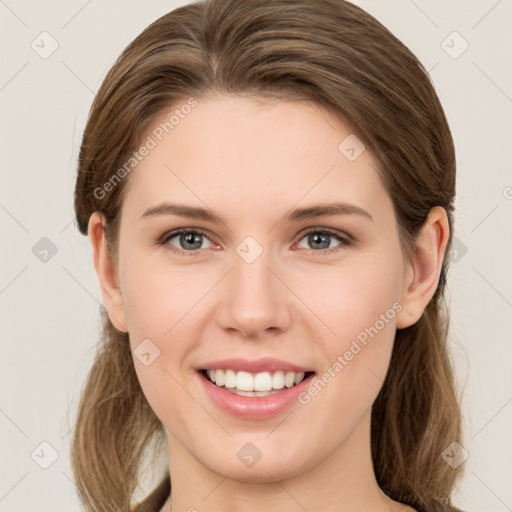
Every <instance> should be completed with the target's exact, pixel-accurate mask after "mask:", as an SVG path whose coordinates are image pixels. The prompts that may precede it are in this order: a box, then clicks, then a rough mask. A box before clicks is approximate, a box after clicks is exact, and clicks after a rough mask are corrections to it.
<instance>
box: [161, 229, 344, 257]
mask: <svg viewBox="0 0 512 512" xmlns="http://www.w3.org/2000/svg"><path fill="white" fill-rule="evenodd" d="M183 233H196V234H200V235H202V236H203V237H204V238H206V239H207V240H208V241H209V242H210V243H211V244H212V245H213V246H216V247H218V246H219V244H217V243H215V242H214V241H213V240H211V238H210V236H209V235H208V233H205V232H202V231H201V230H193V229H190V230H183V231H177V232H174V233H173V232H171V233H168V234H166V235H164V236H163V237H162V239H161V241H160V243H161V245H164V246H167V247H168V248H170V250H172V251H173V252H176V253H187V254H198V253H199V252H200V251H202V250H204V249H192V250H188V251H187V250H185V249H181V248H179V247H176V246H174V245H171V244H170V243H169V241H170V240H171V239H173V238H175V237H177V236H179V235H181V234H183ZM312 233H322V234H326V235H329V236H330V237H332V238H334V239H335V240H337V241H338V242H340V243H339V244H338V245H337V246H335V247H328V248H326V249H320V250H314V249H308V250H310V251H313V252H317V253H322V252H323V251H332V250H334V249H337V248H338V247H340V246H341V247H342V246H345V247H346V246H348V245H351V244H352V239H351V238H350V237H348V236H343V235H342V234H341V233H334V232H331V231H328V230H325V229H323V230H322V229H313V230H310V231H307V232H306V233H302V234H301V235H300V236H299V237H298V238H297V242H295V244H294V245H297V244H298V243H299V242H300V241H301V240H303V239H304V238H305V237H307V236H308V235H310V234H312Z"/></svg>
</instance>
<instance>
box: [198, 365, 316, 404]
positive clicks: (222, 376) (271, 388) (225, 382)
mask: <svg viewBox="0 0 512 512" xmlns="http://www.w3.org/2000/svg"><path fill="white" fill-rule="evenodd" d="M200 373H201V374H202V375H203V377H204V378H205V379H207V380H208V381H210V382H211V383H212V384H214V385H215V386H217V387H218V388H222V389H224V390H225V391H228V392H229V393H232V394H234V395H238V396H245V397H267V396H271V395H275V394H278V393H282V392H283V391H285V390H287V389H290V388H293V387H295V386H298V385H299V384H300V383H301V382H303V381H304V380H305V379H307V378H309V377H310V376H311V375H313V374H314V373H315V372H313V371H307V372H303V371H299V372H295V371H286V370H278V371H263V372H258V373H251V372H248V371H237V370H235V369H230V368H228V369H224V368H217V369H203V370H200Z"/></svg>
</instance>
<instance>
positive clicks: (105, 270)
mask: <svg viewBox="0 0 512 512" xmlns="http://www.w3.org/2000/svg"><path fill="white" fill-rule="evenodd" d="M104 225H105V218H104V216H103V215H102V214H101V213H100V212H93V213H92V215H91V216H90V218H89V225H88V233H89V236H90V238H91V243H92V248H93V254H94V267H95V268H96V274H97V276H98V280H99V282H100V287H101V293H102V295H103V302H104V303H105V307H106V309H107V313H108V316H109V317H110V320H111V322H112V323H113V324H114V327H115V328H116V329H117V330H118V331H121V332H128V329H126V327H125V326H126V317H125V314H124V307H123V298H122V296H121V289H120V287H119V280H118V277H117V272H116V269H115V265H114V262H113V261H112V257H111V254H110V252H109V250H108V247H107V241H106V238H105V232H104V230H103V226H104Z"/></svg>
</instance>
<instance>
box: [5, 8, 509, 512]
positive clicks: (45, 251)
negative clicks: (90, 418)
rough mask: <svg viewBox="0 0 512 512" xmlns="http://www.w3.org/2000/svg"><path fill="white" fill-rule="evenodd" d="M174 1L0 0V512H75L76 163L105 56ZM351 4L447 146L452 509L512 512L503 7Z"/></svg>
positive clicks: (86, 303) (86, 270)
mask: <svg viewBox="0 0 512 512" xmlns="http://www.w3.org/2000/svg"><path fill="white" fill-rule="evenodd" d="M185 3H188V2H185V1H183V2H178V1H162V0H153V1H151V2H143V1H142V0H123V1H121V0H108V1H102V2H100V1H99V0H89V1H85V0H68V1H64V0H59V1H57V0H54V1H50V2H35V1H22V0H5V1H4V0H0V20H1V21H0V44H1V46H0V47H1V48H2V54H1V66H0V109H1V116H0V130H1V132H0V169H1V171H0V172H1V188H0V227H1V237H2V238H1V244H0V246H1V248H2V250H1V252H0V258H1V265H0V311H1V313H0V315H1V324H0V325H1V358H0V390H1V394H0V432H1V436H0V449H1V455H0V458H1V461H2V465H1V466H2V467H1V469H0V510H1V511H24V512H26V511H28V510H36V509H37V510H38V511H61V510H62V511H63V510H66V511H71V510H79V504H78V499H77V496H76V492H75V487H74V482H73V476H72V472H71V468H70V463H69V441H70V438H71V435H70V433H71V431H72V428H73V416H74V413H75V408H76V404H77V397H78V393H79V390H80V389H81V387H82V384H83V382H84V379H85V376H86V374H87V371H88V368H89V365H90V364H91V362H92V355H93V348H94V344H95V343H96V340H97V335H98V327H99V316H98V311H99V303H100V302H101V294H100V289H99V286H98V283H97V279H96V275H95V273H94V267H93V264H92V252H91V248H90V243H89V240H88V239H86V238H84V237H83V236H81V235H80V234H78V231H77V230H76V228H75V226H74V223H73V209H72V194H73V187H74V179H75V165H76V157H77V153H78V149H79V143H80V138H81V134H82V131H83V128H84V125H85V120H86V116H87V113H88V110H89V107H90V104H91V101H92V99H93V97H94V93H95V91H96V90H97V89H98V87H99V85H100V83H101V81H102V79H103V77H104V76H105V74H106V72H107V70H108V69H109V68H110V66H111V65H112V64H113V62H114V60H115V59H116V58H117V56H118V55H119V53H120V52H121V50H122V49H123V48H124V47H125V46H126V45H127V44H128V43H129V42H130V41H131V40H132V39H133V38H134V37H135V36H136V35H137V34H138V33H139V32H140V31H141V30H142V29H143V28H144V27H145V26H147V25H148V24H149V23H150V22H152V21H153V20H155V19H156V18H157V17H159V16H160V15H162V14H164V13H165V12H168V11H170V10H172V9H173V8H175V7H177V6H178V5H183V4H185ZM357 3H358V4H359V5H361V6H362V7H363V8H365V9H366V10H367V11H369V12H370V13H371V14H373V15H374V16H376V17H377V18H378V19H379V20H380V21H381V22H382V23H383V24H384V25H386V26H387V27H388V28H389V29H390V30H391V31H392V32H394V33H395V34H396V35H397V36H398V37H399V38H400V39H401V40H402V41H404V42H405V43H406V44H407V45H408V46H409V47H410V48H411V50H412V51H413V52H414V53H415V54H416V55H417V56H418V57H419V58H420V60H421V61H422V62H423V63H424V64H425V66H426V68H427V69H428V70H429V71H430V73H431V76H432V80H433V81H434V84H435V86H436V89H437V91H438V93H439V96H440V98H441V101H442V103H443V105H444V107H445V110H446V113H447V116H448V120H449V122H450V125H451V128H452V131H453V134H454V137H455V143H456V147H457V157H458V184H457V203H456V207H457V221H456V242H455V247H456V249H457V254H456V255H455V259H456V262H455V263H454V264H453V266H452V269H451V272H450V276H449V301H450V306H451V311H452V322H451V342H452V349H453V354H454V357H455V359H456V365H457V377H458V380H459V383H460V386H461V387H463V388H464V393H465V394H464V402H463V407H464V413H465V439H464V442H463V443H462V445H463V449H464V450H465V451H466V452H467V453H468V454H469V456H468V459H467V460H466V462H465V467H466V473H465V478H464V480H463V481H462V482H461V485H460V486H459V489H458V491H457V493H456V495H455V501H456V504H457V505H459V506H460V507H461V508H462V509H465V510H467V511H481V512H502V511H507V510H512V487H511V486H510V476H511V474H512V467H511V466H512V437H511V436H510V427H511V424H512V405H511V403H510V402H511V401H512V376H511V375H512V372H511V371H510V369H509V367H510V362H511V357H510V356H511V354H512V348H511V347H512V344H511V343H510V342H511V335H510V332H511V330H512V315H511V313H512V272H511V270H510V262H511V261H512V258H511V256H512V240H511V236H510V234H511V225H512V223H511V219H512V173H511V171H510V169H511V160H512V158H511V152H510V144H511V141H512V129H511V123H510V119H511V113H512V72H511V68H510V49H511V48H512V34H511V32H512V30H511V21H512V2H511V0H500V1H496V0H478V1H477V0H472V1H465V2H462V1H460V0H459V1H456V0H450V1H442V0H435V1H429V2H427V1H426V0H414V1H413V0H392V1H382V0H381V1H378V0H361V1H359V2H357ZM44 31H46V32H48V33H49V34H50V35H40V34H41V33H42V32H44ZM453 32H457V33H458V34H453ZM466 43H467V44H468V45H469V46H468V48H467V49H466V50H465V51H464V52H463V53H461V52H462V50H463V49H464V48H465V46H466ZM56 44H58V48H57V49H56V50H55V51H54V53H52V54H51V55H47V54H48V53H49V52H50V51H51V50H52V45H56ZM507 55H508V57H507ZM43 57H46V58H43ZM45 237H46V238H45ZM507 425H508V426H507ZM41 443H45V444H42V445H41ZM46 443H48V444H46ZM455 453H456V458H459V459H461V457H462V455H463V454H464V452H463V451H462V448H459V447H456V452H455ZM440 456H441V454H440ZM45 466H48V467H47V468H46V469H44V467H45Z"/></svg>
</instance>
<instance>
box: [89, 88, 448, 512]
mask: <svg viewBox="0 0 512 512" xmlns="http://www.w3.org/2000/svg"><path fill="white" fill-rule="evenodd" d="M168 117H169V115H168V114H167V113H165V115H163V116H162V119H164V118H167V119H168ZM148 133H150V132H148ZM350 133H351V130H350V128H349V126H348V125H346V124H345V123H342V122H341V121H340V120H339V119H338V118H335V117H334V116H333V115H332V114H331V113H330V112H327V111H325V110H322V109H320V108H319V107H318V106H313V105H311V104H307V103H303V102H301V103H298V102H292V101H282V100H279V101H277V100H276V101H270V100H265V99H263V98H242V97H235V96H212V97H209V98H203V99H201V100H200V101H198V105H197V106H196V107H195V108H194V109H193V110H192V111H191V112H190V113H189V114H188V115H187V116H186V118H185V119H183V120H181V122H180V124H179V125H178V126H176V127H175V128H174V130H173V131H172V132H171V133H170V134H169V135H168V136H166V137H165V138H163V140H162V141H161V142H159V144H158V145H157V147H155V148H154V149H152V150H151V152H150V153H149V154H148V155H147V156H146V157H145V158H144V159H143V160H142V162H141V163H140V164H139V165H138V166H137V167H136V168H135V169H134V170H133V171H132V174H131V175H130V176H129V178H128V179H129V188H128V190H127V194H126V196H125V199H124V202H123V207H122V214H121V225H120V239H119V240H120V241H119V253H118V261H116V262H114V261H113V260H112V258H111V256H110V254H109V252H108V251H107V249H106V244H105V239H104V234H103V230H102V222H104V220H103V219H102V216H101V215H100V214H99V213H98V212H96V213H94V214H93V215H92V216H91V218H90V221H89V234H90V236H91V241H92V245H93V250H94V263H95V267H96V271H97V274H98V278H99V281H100V285H101V290H102V294H103V298H104V302H105V306H106V308H107V310H108V313H109V316H110V318H111V320H112V322H113V323H114V325H115V326H116V327H117V328H118V329H119V330H122V331H125V332H129V336H130V344H131V348H132V350H135V349H136V348H137V346H138V345H139V344H140V343H141V342H142V341H143V340H145V339H148V338H149V339H150V340H151V342H152V343H154V345H155V346H157V347H158V349H159V350H160V356H159V357H157V358H156V359H155V360H154V361H153V362H152V363H151V364H150V365H144V364H142V363H141V361H140V360H139V359H138V358H137V357H134V364H135V369H136V371H137V375H138V378H139V381H140V384H141V387H142V389H143V391H144V393H145V395H146V397H147V399H148V401H149V403H150V405H151V407H152V408H153V410H154V411H155V413H156V415H157V416H158V417H159V419H160V420H161V421H162V423H163V425H164V426H165V431H166V435H167V441H168V450H169V464H170V477H171V482H172V495H171V496H170V497H169V500H168V501H167V503H166V505H165V506H164V507H163V508H162V511H163V510H166V511H169V510H172V511H174V512H177V511H187V510H198V511H203V510H204V511H206V510H207V511H208V512H217V511H219V512H220V511H222V512H231V511H232V512H235V511H244V512H253V511H254V512H255V511H258V512H260V511H261V510H265V511H266V512H273V511H280V512H282V511H287V512H295V511H297V512H298V511H304V510H307V511H308V512H315V511H334V510H336V511H360V510H372V511H375V512H384V511H388V512H389V511H399V510H400V511H404V512H405V511H411V510H413V509H411V508H410V507H407V506H405V505H402V504H400V503H397V502H395V501H392V500H391V499H390V498H388V497H387V496H386V495H385V494H384V493H383V492H382V491H381V490H380V488H379V486H378V485H377V482H376V479H375V474H374V470H373V465H372V460H371V455H370V415H371V407H372V404H373V402H374V400H375V398H376V396H377V394H378V392H379V390H380V388H381V386H382V382H383V379H384V377H385V375H386V371H387V369H388V366H389V360H390V355H391V350H392V347H393V340H394V335H395V332H396V329H402V328H405V327H408V326H410V325H412V324H414V323H415V322H416V321H417V320H418V319H419V317H420V316H421V314H422V312H423V310H424V309H425V307H426V305H427V304H428V302H429V301H430V299H431V298H432V296H433V294H434V292H435V289H436V286H437V283H438V280H439V275H440V271H441V263H442V260H443V257H444V252H445V249H446V244H447V241H448V235H449V227H448V220H447V217H446V213H445V211H444V210H443V209H442V208H439V207H436V208H433V209H432V210H431V212H430V214H429V216H428V219H427V222H426V223H425V226H424V227H423V229H422V230H421V232H420V235H419V236H418V239H417V243H416V247H415V252H414V255H413V258H412V259H411V260H408V259H407V258H406V257H405V256H404V253H403V251H402V248H401V246H400V243H399V238H398V232H397V227H396V220H395V215H394V211H393V205H392V202H391V199H390V197H389V196H388V194H387V193H386V191H385V189H384V187H383V185H382V183H381V181H380V180H379V178H378V175H377V172H376V168H377V166H378V164H377V162H376V160H375V159H374V158H373V156H372V155H371V154H370V152H369V151H368V150H366V151H364V152H363V153H362V154H361V155H360V156H359V157H358V158H357V159H356V160H355V161H349V160H348V159H347V158H346V157H345V155H344V154H342V153H341V152H340V151H339V150H338V146H339V144H340V142H341V141H343V140H344V139H345V138H346V137H347V136H348V135H349V134H350ZM329 170H330V171H329ZM164 201H167V202H171V203H179V204H180V205H187V206H191V207H199V208H207V209H209V211H211V212H214V213H215V214H216V215H218V216H219V217H220V218H222V219H223V221H224V223H222V222H213V221H207V220H202V219H191V218H186V217H181V216H177V215H146V216H143V213H144V212H145V211H146V210H147V209H148V208H150V207H153V206H155V205H159V204H160V203H163V202H164ZM335 202H342V203H347V204H350V205H356V206H357V207H359V208H360V209H363V210H365V211H366V212H367V213H368V214H369V215H370V216H371V218H370V217H369V216H368V215H366V214H361V213H354V212H352V213H345V214H339V215H335V216H327V215H323V216H320V217H315V218H302V219H299V220H293V219H288V218H287V215H288V214H289V211H290V210H292V209H298V208H304V207H308V206H312V205H318V204H331V203H335ZM178 228H189V229H190V231H194V229H195V230H196V231H195V232H196V233H197V230H198V229H199V230H201V231H204V232H205V233H206V236H201V235H200V234H199V235H196V237H198V238H197V239H196V240H198V243H197V244H196V245H194V248H195V247H199V248H198V249H195V250H193V249H191V247H190V244H189V245H187V244H186V242H187V239H185V240H184V238H185V237H181V238H180V236H175V235H173V236H172V237H168V239H167V241H166V242H165V243H163V244H162V245H158V244H157V243H156V242H157V241H158V240H160V239H162V238H163V235H165V234H168V233H170V232H171V231H173V230H175V229H178ZM309 228H314V229H311V231H313V232H314V233H317V235H316V238H315V237H308V236H307V233H305V231H306V230H307V229H308V230H309ZM322 229H330V230H331V231H332V230H334V231H335V232H336V233H340V235H342V236H345V237H346V236H349V237H350V239H352V240H353V242H352V243H350V244H345V243H344V242H340V240H338V239H337V238H336V237H335V236H333V235H329V233H327V234H325V231H322ZM322 233H324V235H323V236H324V238H321V237H322ZM248 236H251V237H253V238H254V239H255V240H256V241H257V243H258V244H259V247H261V248H262V252H261V254H260V255H259V256H258V257H257V258H256V259H255V260H254V261H252V262H251V263H248V262H247V261H246V259H244V258H243V257H241V254H242V253H238V252H237V250H236V249H237V247H238V246H239V244H240V243H241V242H242V241H243V240H244V239H245V238H246V237H248ZM319 237H320V242H322V240H323V242H325V244H324V245H322V243H321V244H320V247H318V245H315V241H318V239H319ZM312 238H314V239H313V240H312ZM192 239H193V238H192ZM193 240H194V239H193ZM317 243H318V242H317ZM251 247H252V246H251ZM170 248H172V249H175V250H176V251H177V252H173V251H172V250H171V249H170ZM246 248H247V247H246ZM254 250H255V249H254V248H252V249H251V251H254ZM393 304H394V305H395V309H393ZM397 305H398V306H399V307H398V308H396V306H397ZM389 311H391V313H389ZM386 312H388V314H389V317H392V318H387V322H382V321H381V322H380V323H379V324H377V323H376V322H377V321H378V320H379V318H381V316H380V315H382V314H383V313H386ZM376 325H378V334H376V335H375V336H374V337H373V338H369V342H368V343H367V345H365V346H364V347H363V349H362V350H361V351H360V352H358V353H357V355H355V356H354V357H353V358H352V359H351V360H350V361H348V363H347V364H346V366H344V367H343V369H342V371H337V372H335V376H334V377H333V378H332V379H331V380H330V381H329V382H328V384H327V385H326V386H325V387H324V388H323V389H322V390H321V392H320V393H318V394H317V395H316V396H314V397H310V398H311V399H310V401H309V402H308V403H299V401H294V403H293V404H292V405H291V406H289V407H287V408H286V409H285V410H284V411H282V412H280V413H278V414H276V415H272V416H270V417H266V418H256V419H254V418H247V417H241V416H239V415H235V414H231V413H230V412H226V411H225V410H223V409H221V408H219V407H218V405H217V404H216V403H214V402H213V401H212V399H211V397H210V396H209V394H208V393H207V392H206V391H205V389H206V387H205V385H204V379H205V377H204V376H203V375H202V374H201V373H200V372H199V371H198V369H200V368H201V367H203V366H204V365H205V364H207V363H208V362H210V361H216V360H220V359H225V358H231V357H236V358H243V359H248V360H256V359H259V358H263V357H273V358H277V359H280V360H283V361H287V362H290V363H291V364H295V365H299V366H301V367H306V368H308V369H311V370H312V371H314V372H315V373H314V376H313V377H311V379H312V381H311V382H316V380H315V379H318V378H319V377H321V376H322V375H323V374H324V372H326V371H327V370H328V368H331V369H332V367H333V363H334V362H336V361H337V358H338V356H339V355H343V354H345V353H346V352H347V351H348V350H349V349H350V347H351V343H352V342H353V340H354V339H356V338H357V336H358V334H360V333H362V332H363V331H364V330H365V328H369V327H370V326H376ZM381 326H382V327H381ZM212 386H214V385H212ZM251 400H258V398H251ZM247 443H252V444H253V445H254V446H255V447H257V450H258V452H259V453H260V455H261V458H260V460H259V461H258V462H257V463H256V464H254V465H253V466H251V467H248V466H247V465H246V464H243V463H242V462H241V459H240V458H239V457H238V456H237V453H238V452H239V450H240V449H241V448H242V447H244V446H245V445H246V444H247ZM192 507H193V508H192Z"/></svg>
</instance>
